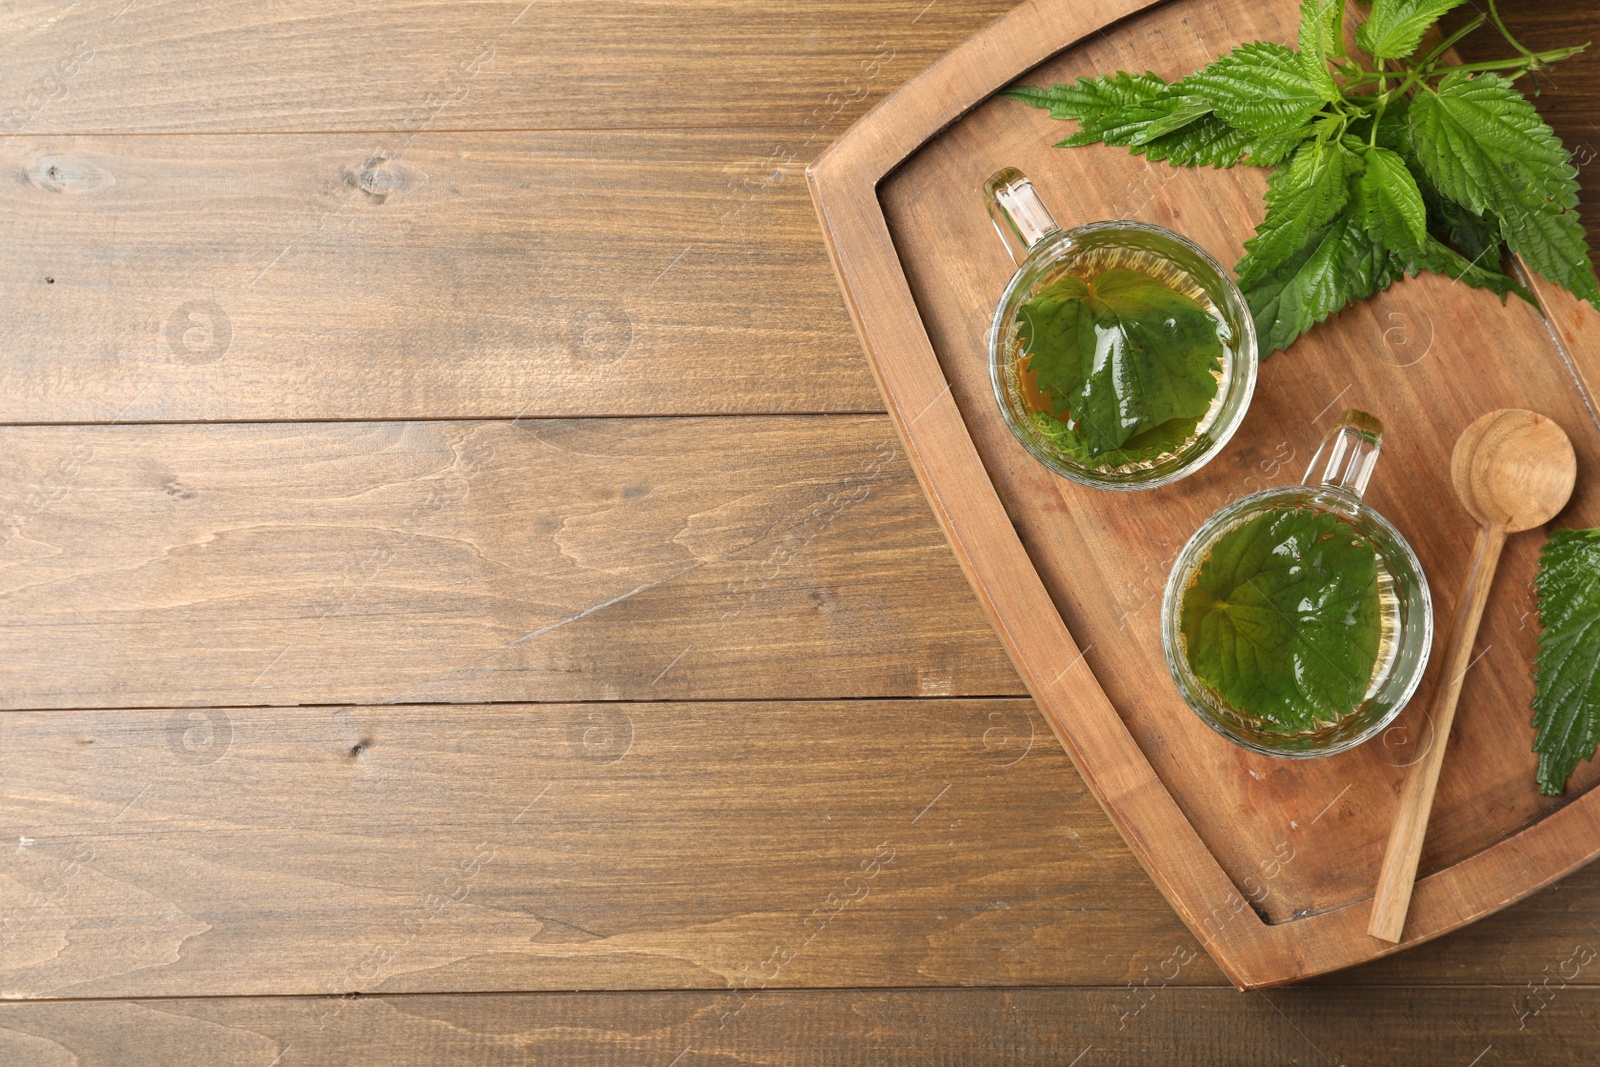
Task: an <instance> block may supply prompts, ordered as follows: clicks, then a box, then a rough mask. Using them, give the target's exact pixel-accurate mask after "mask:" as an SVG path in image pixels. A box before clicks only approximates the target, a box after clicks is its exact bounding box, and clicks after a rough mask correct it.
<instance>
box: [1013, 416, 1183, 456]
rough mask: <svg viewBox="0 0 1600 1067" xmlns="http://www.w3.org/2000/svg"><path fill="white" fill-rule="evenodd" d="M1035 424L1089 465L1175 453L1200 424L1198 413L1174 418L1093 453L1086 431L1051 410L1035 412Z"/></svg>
mask: <svg viewBox="0 0 1600 1067" xmlns="http://www.w3.org/2000/svg"><path fill="white" fill-rule="evenodd" d="M1033 425H1034V428H1035V429H1037V430H1038V431H1039V436H1041V437H1043V438H1044V439H1045V440H1046V441H1048V442H1050V445H1051V447H1053V448H1054V449H1055V450H1056V451H1057V452H1060V453H1061V454H1062V455H1064V456H1066V457H1067V458H1068V459H1070V460H1072V461H1073V462H1074V463H1077V464H1079V465H1080V466H1084V467H1089V468H1097V467H1098V468H1115V467H1125V466H1128V465H1130V464H1134V463H1148V462H1149V461H1150V460H1152V459H1159V458H1160V457H1162V456H1165V455H1172V454H1176V453H1177V452H1178V451H1179V450H1180V449H1182V448H1183V447H1184V446H1185V445H1187V444H1188V443H1189V439H1190V438H1191V437H1193V436H1194V431H1195V428H1196V427H1197V426H1199V425H1200V419H1199V417H1194V418H1183V419H1171V420H1169V421H1167V422H1163V423H1162V424H1161V425H1160V426H1157V427H1155V428H1154V429H1150V430H1145V431H1143V432H1141V433H1136V434H1134V435H1133V436H1132V437H1130V438H1128V439H1127V441H1125V442H1123V445H1122V447H1121V448H1113V449H1111V450H1110V451H1108V452H1101V453H1099V454H1098V455H1090V453H1089V446H1088V444H1087V443H1086V442H1085V441H1084V438H1083V434H1081V433H1079V432H1078V431H1077V429H1076V428H1075V427H1072V426H1069V425H1067V424H1066V423H1065V422H1063V421H1061V420H1060V419H1058V418H1056V417H1055V416H1054V415H1052V414H1050V413H1049V412H1048V411H1035V412H1034V413H1033Z"/></svg>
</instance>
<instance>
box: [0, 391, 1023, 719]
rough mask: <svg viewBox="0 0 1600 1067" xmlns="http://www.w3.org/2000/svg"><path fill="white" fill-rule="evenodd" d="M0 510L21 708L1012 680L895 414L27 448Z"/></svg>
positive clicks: (109, 431) (157, 429)
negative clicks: (907, 454) (934, 517)
mask: <svg viewBox="0 0 1600 1067" xmlns="http://www.w3.org/2000/svg"><path fill="white" fill-rule="evenodd" d="M0 501H3V507H4V509H5V510H4V512H0V514H3V515H4V517H3V518H0V533H3V535H4V537H5V543H4V544H3V545H0V561H3V564H4V565H3V567H0V707H11V708H19V707H20V708H47V707H125V706H164V705H167V704H202V705H217V704H308V703H309V704H325V703H343V702H358V703H390V702H402V701H418V700H427V701H434V700H438V701H487V700H572V699H604V700H615V699H634V700H661V699H669V698H674V697H689V696H692V697H695V698H714V697H724V698H726V697H756V698H774V697H806V696H809V697H831V696H838V697H856V696H902V695H940V696H942V695H951V694H955V695H960V694H985V695H988V694H1000V693H1016V692H1018V690H1019V688H1020V687H1019V685H1018V683H1017V682H1016V680H1015V675H1014V673H1013V672H1012V668H1011V666H1010V664H1009V663H1008V662H1007V661H1006V659H1005V656H1004V653H1003V652H1002V651H1001V649H1000V648H999V646H998V644H997V642H996V641H995V640H994V635H993V631H992V630H990V628H989V625H988V623H987V622H986V621H985V620H984V618H983V616H982V614H981V613H980V612H979V611H978V610H977V607H976V605H974V604H973V603H972V600H971V596H970V594H969V592H968V591H967V589H966V586H965V583H963V582H962V581H961V578H960V575H959V573H958V571H957V569H956V567H955V564H954V562H953V561H952V560H951V559H950V556H949V550H948V548H947V547H946V545H945V543H944V540H943V538H942V537H940V535H939V532H938V529H937V527H936V526H935V525H934V523H933V522H932V521H931V519H930V517H929V516H928V513H927V510H926V505H925V504H924V503H923V502H922V500H921V497H920V494H919V493H918V492H917V488H916V485H915V483H914V482H913V480H912V477H911V473H910V471H909V470H908V469H907V468H906V465H905V464H904V462H903V461H902V460H901V458H900V454H899V451H898V449H897V447H896V445H895V442H894V439H893V437H892V435H891V431H890V429H889V427H888V424H887V421H886V420H885V419H884V418H883V417H881V416H848V417H840V418H759V419H757V418H752V419H739V420H725V419H660V420H626V419H599V420H578V421H552V422H532V421H522V422H427V423H312V424H266V425H263V424H245V425H238V424H235V425H228V426H222V427H200V426H91V427H31V428H20V429H19V428H11V429H6V430H0ZM802 665H803V669H797V668H799V667H801V666H802Z"/></svg>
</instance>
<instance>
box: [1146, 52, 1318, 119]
mask: <svg viewBox="0 0 1600 1067" xmlns="http://www.w3.org/2000/svg"><path fill="white" fill-rule="evenodd" d="M1171 93H1172V95H1174V96H1176V97H1179V98H1181V99H1183V100H1185V101H1189V102H1198V104H1199V105H1201V106H1205V107H1207V108H1209V109H1210V110H1213V111H1215V112H1216V114H1217V117H1218V118H1220V119H1222V121H1223V122H1226V123H1227V124H1228V125H1230V126H1232V127H1234V128H1235V129H1240V130H1243V131H1245V132H1246V133H1248V134H1251V135H1252V136H1255V137H1271V136H1272V135H1274V134H1279V133H1284V132H1286V131H1288V130H1292V129H1294V128H1295V127H1297V126H1303V125H1304V124H1305V122H1306V120H1308V119H1309V118H1311V116H1312V115H1314V114H1316V113H1317V112H1318V111H1320V110H1322V105H1323V104H1324V103H1326V102H1327V101H1326V98H1325V97H1324V96H1323V94H1322V92H1321V90H1320V89H1319V88H1318V87H1317V86H1316V85H1313V84H1312V82H1311V78H1310V77H1308V76H1307V74H1306V71H1305V69H1304V68H1303V67H1302V66H1301V65H1300V58H1299V56H1298V55H1296V53H1295V51H1294V49H1292V48H1289V47H1287V46H1285V45H1281V44H1272V43H1268V42H1262V41H1257V42H1255V43H1254V44H1246V45H1240V46H1239V47H1238V48H1235V49H1234V50H1233V51H1232V52H1229V53H1228V54H1227V55H1225V56H1223V57H1222V58H1221V59H1218V60H1216V61H1215V62H1214V63H1212V64H1211V65H1210V66H1208V67H1206V68H1205V69H1204V70H1200V71H1197V72H1196V73H1194V74H1191V75H1189V76H1188V77H1187V78H1184V79H1183V80H1181V81H1177V82H1173V83H1172V89H1171Z"/></svg>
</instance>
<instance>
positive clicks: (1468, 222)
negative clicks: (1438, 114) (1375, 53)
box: [1377, 97, 1527, 293]
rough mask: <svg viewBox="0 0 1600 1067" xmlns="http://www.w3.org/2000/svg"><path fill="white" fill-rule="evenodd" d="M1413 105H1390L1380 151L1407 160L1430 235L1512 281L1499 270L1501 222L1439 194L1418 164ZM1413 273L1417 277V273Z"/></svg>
mask: <svg viewBox="0 0 1600 1067" xmlns="http://www.w3.org/2000/svg"><path fill="white" fill-rule="evenodd" d="M1410 103H1411V102H1410V101H1409V100H1408V99H1406V98H1405V97H1400V98H1397V99H1395V100H1392V101H1390V103H1389V107H1388V110H1386V111H1385V112H1384V114H1383V118H1382V120H1381V121H1380V122H1379V124H1378V136H1377V141H1378V147H1380V148H1387V149H1388V150H1389V151H1391V152H1393V153H1395V154H1396V155H1398V156H1399V157H1400V158H1401V159H1403V160H1405V163H1406V168H1407V170H1408V172H1409V173H1410V175H1411V178H1412V180H1413V181H1414V182H1416V183H1417V191H1418V192H1419V193H1421V194H1422V203H1423V206H1424V207H1425V208H1426V209H1427V214H1428V232H1429V233H1430V234H1432V235H1433V236H1434V237H1436V238H1438V239H1439V241H1440V242H1442V243H1445V244H1448V245H1450V246H1452V247H1453V249H1454V250H1455V251H1457V252H1460V253H1461V254H1462V255H1463V256H1465V257H1466V261H1467V262H1468V263H1471V264H1474V265H1475V266H1476V267H1478V268H1481V269H1482V270H1484V271H1485V272H1486V273H1487V274H1489V275H1492V276H1493V277H1495V278H1500V279H1504V280H1506V281H1511V280H1510V279H1509V278H1506V277H1505V275H1503V274H1501V273H1500V272H1499V271H1498V270H1497V269H1496V268H1498V267H1499V266H1500V249H1501V247H1502V246H1503V245H1504V244H1505V239H1504V238H1503V237H1501V236H1500V219H1499V218H1498V217H1497V216H1495V215H1493V214H1489V215H1479V214H1476V213H1474V212H1473V211H1471V210H1470V209H1468V208H1464V207H1462V206H1461V205H1460V204H1458V203H1456V202H1455V201H1454V200H1451V199H1450V198H1449V197H1447V196H1445V195H1444V194H1443V193H1441V192H1440V191H1439V189H1438V187H1437V186H1435V185H1434V184H1433V181H1432V180H1431V179H1430V178H1429V177H1428V172H1427V171H1425V170H1423V169H1422V164H1421V163H1420V162H1419V161H1418V160H1417V153H1416V148H1415V146H1414V145H1413V144H1412V141H1411V123H1410V121H1409V119H1408V109H1409V107H1410ZM1424 252H1425V256H1424V258H1427V256H1426V250H1424ZM1423 269H1430V270H1431V269H1436V268H1431V267H1424V268H1423ZM1411 273H1413V274H1415V273H1416V271H1412V272H1411ZM1438 273H1441V274H1443V273H1450V274H1452V275H1455V274H1460V273H1462V272H1461V271H1459V270H1451V271H1438ZM1511 284H1512V285H1514V286H1516V288H1515V289H1512V290H1510V291H1512V292H1519V293H1525V292H1526V291H1527V290H1525V289H1523V288H1522V287H1521V286H1520V285H1517V283H1515V282H1511ZM1484 288H1495V287H1494V286H1485V287H1484Z"/></svg>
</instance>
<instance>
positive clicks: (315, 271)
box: [0, 13, 883, 422]
mask: <svg viewBox="0 0 1600 1067" xmlns="http://www.w3.org/2000/svg"><path fill="white" fill-rule="evenodd" d="M129 17H130V18H131V17H133V16H132V14H131V13H130V15H129ZM794 140H795V134H794V131H793V130H790V129H772V130H750V131H738V132H716V131H695V132H685V131H652V132H649V133H644V132H636V131H617V132H602V133H573V132H566V133H555V134H550V133H546V134H507V133H479V134H461V133H425V134H422V135H420V136H418V137H417V138H416V139H415V140H414V141H412V142H410V143H408V145H407V146H406V149H405V151H404V152H403V153H401V154H400V155H398V156H397V157H394V158H388V157H385V155H384V150H383V149H382V148H381V146H379V145H378V144H377V142H376V141H375V140H374V138H373V137H372V136H371V135H368V134H363V133H351V134H328V135H294V136H283V137H251V136H215V137H213V136H199V137H33V136H22V137H16V138H12V139H5V140H0V168H4V169H5V170H6V171H8V172H10V173H13V174H15V175H17V176H18V179H19V180H17V181H14V182H12V183H10V184H9V185H8V186H7V187H6V190H5V192H4V194H3V200H0V205H3V209H0V242H3V243H4V245H5V246H6V247H7V248H8V249H9V250H10V254H8V255H7V256H6V257H5V259H4V263H3V264H0V284H3V285H4V286H5V287H6V289H7V290H8V291H9V292H12V293H14V294H18V298H17V299H13V300H10V301H7V305H6V309H5V311H4V313H3V316H0V322H3V323H4V325H5V331H4V340H3V342H0V346H3V347H0V421H4V422H91V421H94V422H108V421H130V422H134V421H202V420H255V419H266V420H291V419H367V418H371V419H389V418H441V417H506V418H512V417H516V416H518V415H522V416H525V417H536V416H541V415H560V416H569V415H624V414H626V415H681V414H717V413H726V412H747V413H748V412H791V411H794V412H807V411H819V412H820V411H881V410H882V407H883V405H882V401H881V399H880V398H879V397H878V395H877V392H876V390H875V389H874V388H873V386H872V381H871V377H870V374H869V373H868V371H867V368H866V364H865V361H864V360H863V359H862V358H861V348H860V345H859V343H858V342H857V341H856V338H855V335H854V333H853V332H852V331H851V329H850V323H849V319H848V317H847V316H846V314H845V312H844V306H843V302H842V300H841V299H840V296H839V292H838V287H837V286H836V285H835V284H834V282H833V279H832V277H831V275H830V273H829V271H828V269H827V258H826V252H825V251H824V249H823V245H822V242H821V241H820V239H819V238H818V235H817V228H816V219H815V216H814V215H813V213H812V211H811V208H810V204H809V202H808V200H807V198H806V195H805V192H804V189H803V185H804V182H803V181H802V180H801V167H802V166H803V165H804V163H805V162H806V161H807V160H809V159H810V157H811V154H812V153H813V152H814V151H815V148H808V149H806V150H804V151H803V152H802V151H798V150H797V149H796V146H795V145H794V144H793V142H794Z"/></svg>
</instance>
